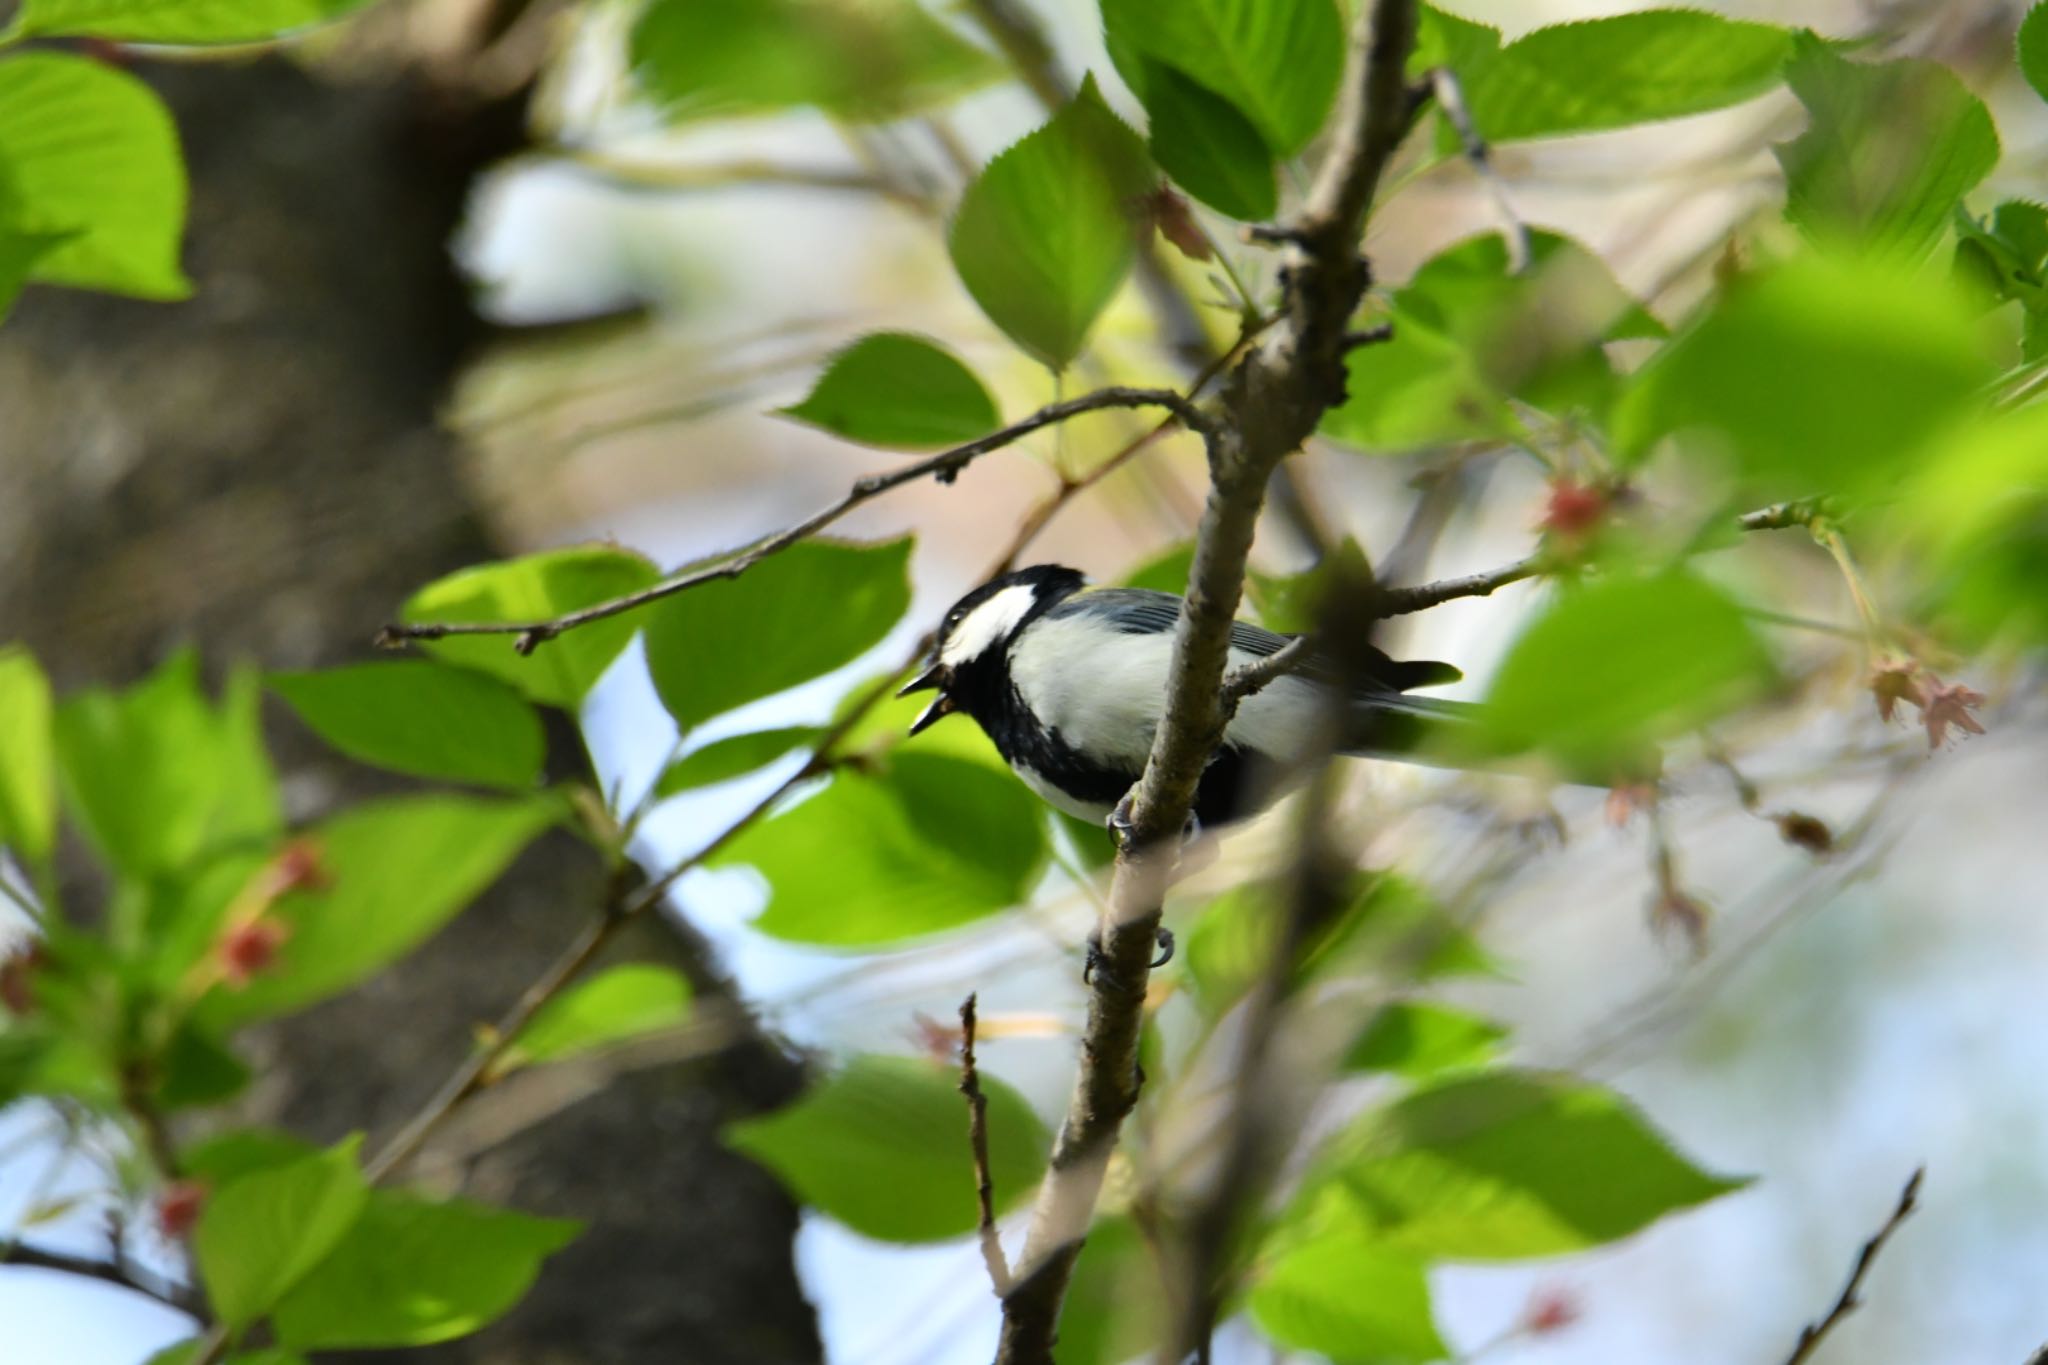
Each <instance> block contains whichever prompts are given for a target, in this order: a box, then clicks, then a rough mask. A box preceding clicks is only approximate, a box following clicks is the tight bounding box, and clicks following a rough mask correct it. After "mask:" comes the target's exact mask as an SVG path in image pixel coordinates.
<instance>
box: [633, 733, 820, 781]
mask: <svg viewBox="0 0 2048 1365" xmlns="http://www.w3.org/2000/svg"><path fill="white" fill-rule="evenodd" d="M824 733H825V728H824V727H823V726H821V725H785V726H783V727H781V728H780V729H775V730H753V731H749V732H748V733H746V734H741V735H727V736H726V737H725V738H724V739H717V740H713V741H712V742H711V743H709V744H707V745H705V746H704V747H703V748H701V749H695V750H692V751H691V752H689V753H687V754H684V755H683V756H682V757H681V758H679V759H677V760H676V761H675V762H673V763H671V764H669V765H668V766H667V767H666V768H663V769H662V770H661V776H660V777H659V778H657V779H656V780H655V783H654V794H655V795H656V796H663V797H666V796H674V795H676V794H677V793H679V792H686V791H691V790H693V789H695V788H697V787H713V786H716V785H718V784H719V783H720V782H730V781H732V779H734V778H735V777H744V776H746V775H747V774H748V773H751V772H755V771H757V770H758V769H761V768H765V767H766V766H768V765H769V764H770V763H773V762H774V761H775V760H776V759H778V758H781V757H782V756H783V755H784V754H786V753H789V752H791V751H792V750H795V749H800V748H806V747H808V746H810V745H812V744H814V743H816V742H817V741H818V739H819V737H820V736H822V735H823V734H824Z"/></svg>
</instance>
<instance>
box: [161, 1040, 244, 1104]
mask: <svg viewBox="0 0 2048 1365" xmlns="http://www.w3.org/2000/svg"><path fill="white" fill-rule="evenodd" d="M252 1074H253V1073H251V1072H250V1070H249V1067H248V1064H247V1063H246V1062H244V1061H243V1060H242V1059H241V1058H240V1057H237V1056H236V1055H235V1054H234V1052H233V1051H232V1050H230V1049H229V1047H228V1045H227V1044H226V1043H224V1042H222V1041H221V1040H220V1039H219V1038H217V1037H215V1036H214V1035H213V1034H212V1033H211V1032H209V1031H208V1030H207V1029H205V1028H204V1027H202V1026H200V1025H199V1024H197V1023H195V1022H193V1021H192V1020H189V1019H188V1020H185V1021H184V1022H183V1023H181V1024H180V1025H179V1027H178V1030H177V1031H176V1032H175V1033H173V1034H172V1035H171V1041H170V1042H169V1043H168V1044H167V1045H166V1046H165V1048H164V1050H163V1055H162V1056H161V1057H160V1058H159V1059H158V1060H157V1075H156V1087H155V1091H154V1098H155V1102H156V1105H157V1107H158V1108H159V1109H161V1110H164V1111H166V1112H170V1111H175V1110H179V1109H191V1108H194V1107H197V1106H199V1105H206V1104H221V1103H224V1102H225V1101H227V1100H230V1099H232V1098H234V1097H235V1096H236V1095H238V1094H240V1093H241V1091H242V1087H244V1086H246V1085H247V1084H248V1083H249V1080H250V1077H251V1075H252Z"/></svg>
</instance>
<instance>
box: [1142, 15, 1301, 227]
mask: <svg viewBox="0 0 2048 1365" xmlns="http://www.w3.org/2000/svg"><path fill="white" fill-rule="evenodd" d="M1103 37H1104V41H1105V42H1106V43H1107V45H1108V48H1109V55H1110V59H1111V60H1112V61H1114V62H1115V63H1116V69H1117V73H1118V74H1119V75H1121V76H1122V77H1123V78H1124V84H1125V85H1128V86H1129V87H1130V88H1131V93H1132V94H1134V95H1136V96H1137V97H1138V102H1139V103H1140V104H1142V105H1144V106H1145V114H1146V118H1147V120H1148V122H1149V123H1150V124H1151V132H1150V135H1149V137H1148V140H1147V145H1148V146H1149V147H1150V148H1151V150H1152V159H1153V160H1154V161H1156V162H1158V163H1159V169H1160V170H1162V171H1165V172H1166V173H1167V174H1168V175H1169V176H1171V177H1173V180H1174V183H1176V184H1178V185H1179V186H1180V187H1181V188H1182V189H1184V190H1186V191H1187V192H1188V193H1189V194H1192V195H1193V196H1194V197H1195V198H1197V199H1199V200H1201V201H1202V202H1203V203H1205V204H1207V205H1208V206H1209V207H1210V208H1213V209H1215V210H1217V211H1218V212H1220V213H1227V214H1229V215H1230V216H1231V217H1233V218H1238V219H1242V220H1245V221H1248V222H1250V221H1260V220H1264V219H1267V218H1271V217H1272V216H1273V214H1274V212H1275V210H1276V209H1277V208H1278V207H1279V202H1280V199H1279V191H1278V190H1277V188H1276V187H1275V184H1274V177H1273V153H1272V152H1271V151H1270V150H1269V149H1268V148H1267V146H1266V142H1265V139H1264V138H1263V137H1261V136H1260V134H1259V130H1258V129H1257V128H1255V127H1253V126H1252V124H1251V122H1250V121H1249V120H1248V119H1246V118H1245V116H1244V115H1243V114H1241V113H1239V112H1238V109H1237V106H1236V105H1234V104H1232V103H1231V102H1230V101H1229V100H1227V99H1225V98H1223V96H1221V95H1219V94H1217V93H1216V92H1215V91H1213V90H1210V89H1209V88H1208V87H1207V86H1204V85H1203V84H1202V83H1201V82H1199V81H1197V80H1195V79H1194V78H1193V77H1192V76H1189V75H1188V74H1186V73H1185V72H1183V71H1181V70H1179V69H1178V68H1176V67H1172V66H1168V65H1167V64H1166V63H1165V62H1162V61H1159V60H1158V59H1156V58H1153V57H1149V56H1147V55H1146V54H1145V53H1143V52H1141V51H1139V50H1138V49H1137V48H1135V47H1133V46H1132V45H1131V44H1130V43H1129V42H1127V41H1123V40H1121V39H1120V38H1119V36H1118V35H1117V34H1115V33H1107V34H1104V35H1103Z"/></svg>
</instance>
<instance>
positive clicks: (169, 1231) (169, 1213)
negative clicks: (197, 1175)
mask: <svg viewBox="0 0 2048 1365" xmlns="http://www.w3.org/2000/svg"><path fill="white" fill-rule="evenodd" d="M205 1208H206V1186H205V1185H204V1184H202V1183H201V1182H199V1181H197V1180H173V1181H172V1182H171V1183H170V1184H168V1185H166V1186H164V1187H163V1189H162V1190H161V1191H160V1192H159V1193H158V1194H157V1197H156V1230H157V1231H158V1232H160V1233H162V1234H163V1235H164V1237H165V1239H166V1240H168V1241H173V1242H176V1241H181V1240H183V1239H184V1237H185V1235H186V1234H187V1233H189V1232H191V1231H192V1226H193V1224H195V1223H197V1222H198V1221H199V1215H200V1213H201V1212H202V1211H204V1209H205Z"/></svg>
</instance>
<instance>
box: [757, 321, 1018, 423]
mask: <svg viewBox="0 0 2048 1365" xmlns="http://www.w3.org/2000/svg"><path fill="white" fill-rule="evenodd" d="M781 412H782V415H783V416H785V417H794V418H796V419H797V420H798V421H801V422H809V423H810V424H811V425H812V426H818V427H823V428H824V429H825V430H827V431H831V432H837V433H838V434H839V435H841V436H844V437H846V438H847V439H848V440H850V441H864V442H866V443H867V444H869V445H877V446H911V447H916V446H950V445H959V444H961V443H963V442H966V441H971V440H973V439H974V438H975V437H977V436H986V435H987V434H988V433H989V432H991V431H994V430H995V429H996V427H997V426H999V425H1001V422H1002V419H1001V417H999V416H998V415H997V413H996V405H995V400H994V399H992V398H990V397H989V396H988V390H987V389H985V388H983V387H982V386H981V381H980V380H979V379H977V378H975V376H974V371H972V370H970V369H968V368H967V367H966V366H965V365H963V364H961V363H960V362H959V361H958V360H956V359H954V357H953V355H952V353H951V352H949V351H947V350H945V349H944V348H943V347H941V346H939V345H937V344H936V343H934V342H930V341H927V340H925V339H924V338H923V337H917V336H910V335H907V334H905V333H902V332H875V333H873V334H871V335H869V336H864V337H862V338H861V339H860V340H859V341H856V342H854V343H853V344H852V345H851V346H848V347H847V348H846V349H845V350H843V351H840V352H839V353H838V354H837V355H834V356H833V357H832V360H831V363H830V364H828V365H827V366H826V367H825V372H824V373H823V374H821V375H819V376H818V382H817V383H816V384H815V385H814V386H812V388H811V392H810V394H809V396H808V397H806V398H805V399H804V401H803V402H801V403H798V404H796V405H795V406H793V407H787V408H783V409H781Z"/></svg>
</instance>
